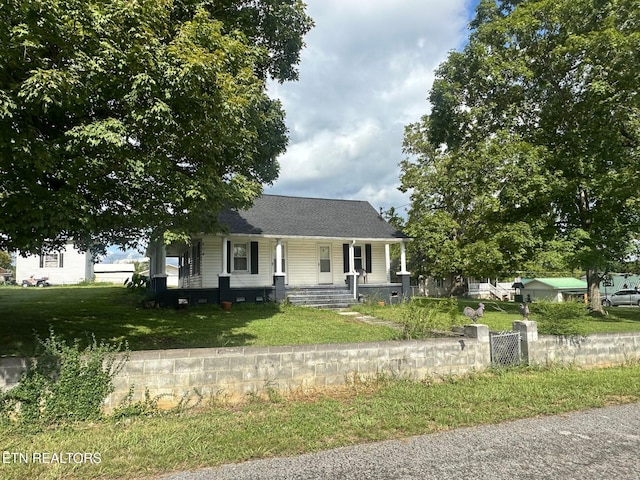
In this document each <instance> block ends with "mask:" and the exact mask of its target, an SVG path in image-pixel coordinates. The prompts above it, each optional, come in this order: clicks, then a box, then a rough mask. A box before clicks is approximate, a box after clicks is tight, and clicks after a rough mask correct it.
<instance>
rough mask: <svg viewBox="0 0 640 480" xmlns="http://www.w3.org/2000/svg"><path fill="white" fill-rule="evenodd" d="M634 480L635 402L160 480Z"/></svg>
mask: <svg viewBox="0 0 640 480" xmlns="http://www.w3.org/2000/svg"><path fill="white" fill-rule="evenodd" d="M337 479H340V480H351V479H353V480H360V479H366V480H390V479H394V480H395V479H401V480H405V479H406V480H409V479H411V480H414V479H437V480H449V479H451V480H453V479H455V480H460V479H465V480H466V479H482V480H503V479H504V480H507V479H510V480H511V479H531V480H534V479H535V480H541V479H553V480H569V479H571V480H576V479H580V480H639V479H640V404H632V405H625V406H619V407H608V408H602V409H597V410H589V411H585V412H579V413H572V414H565V415H559V416H553V417H543V418H535V419H527V420H518V421H514V422H508V423H503V424H501V425H492V426H482V427H474V428H464V429H459V430H454V431H450V432H444V433H439V434H433V435H424V436H419V437H412V438H409V439H406V440H398V441H396V440H394V441H386V442H379V443H374V444H367V445H358V446H353V447H346V448H338V449H334V450H328V451H325V452H321V453H317V454H310V455H302V456H298V457H287V458H275V459H270V460H259V461H251V462H246V463H242V464H237V465H224V466H222V467H219V468H211V469H204V470H199V471H196V472H183V473H180V474H173V475H169V476H164V477H162V480H337Z"/></svg>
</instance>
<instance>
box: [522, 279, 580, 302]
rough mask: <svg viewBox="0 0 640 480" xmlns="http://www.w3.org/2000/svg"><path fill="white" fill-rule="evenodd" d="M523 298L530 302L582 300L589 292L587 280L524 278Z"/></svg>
mask: <svg viewBox="0 0 640 480" xmlns="http://www.w3.org/2000/svg"><path fill="white" fill-rule="evenodd" d="M522 284H523V286H524V288H523V289H522V295H523V298H524V299H525V300H527V301H530V302H535V301H547V302H566V301H571V300H582V299H583V297H584V295H585V294H586V293H587V282H585V281H584V280H580V279H578V278H573V277H550V278H529V279H523V280H522Z"/></svg>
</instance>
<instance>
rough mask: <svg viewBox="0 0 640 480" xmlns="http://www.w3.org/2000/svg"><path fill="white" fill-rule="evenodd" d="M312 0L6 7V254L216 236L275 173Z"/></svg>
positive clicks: (2, 209) (0, 122) (2, 119)
mask: <svg viewBox="0 0 640 480" xmlns="http://www.w3.org/2000/svg"><path fill="white" fill-rule="evenodd" d="M311 26H312V21H311V19H310V18H309V17H308V16H307V15H306V14H305V5H304V4H303V3H302V2H300V1H299V0H261V1H255V0H174V1H170V0H137V1H129V0H110V1H102V0H5V1H3V2H1V3H0V27H1V28H0V179H1V181H0V214H1V215H2V219H3V221H2V225H1V226H0V248H3V249H9V250H13V249H20V250H21V251H22V252H38V251H41V250H42V249H45V250H46V249H48V248H54V247H56V246H59V245H61V244H63V243H64V242H65V240H66V239H67V238H73V239H75V240H76V242H78V243H80V244H85V245H89V244H95V243H96V242H99V243H103V244H108V243H115V244H120V245H129V244H130V243H131V242H132V241H133V242H135V240H136V239H139V238H141V237H145V236H149V235H150V234H152V233H153V232H172V233H174V234H185V233H187V232H193V231H198V232H208V231H214V230H215V229H216V228H217V225H216V224H215V219H216V212H218V211H219V210H220V209H221V208H222V207H223V206H244V205H247V204H249V203H250V202H251V201H252V199H253V198H255V196H256V195H258V194H259V193H260V192H261V191H262V186H263V184H269V183H271V182H273V181H274V180H275V179H276V178H277V175H278V163H277V160H276V157H277V156H278V155H279V154H280V153H282V152H283V151H284V150H285V147H286V144H287V131H286V127H285V122H284V111H283V109H282V106H281V104H280V103H279V102H278V101H276V100H273V99H271V98H270V97H269V96H268V95H267V84H266V82H267V81H268V80H269V79H274V80H277V81H280V82H284V81H290V80H295V79H296V78H297V64H298V62H299V53H300V50H301V49H302V47H303V45H304V44H303V36H304V35H305V34H306V33H307V31H308V30H309V29H310V28H311Z"/></svg>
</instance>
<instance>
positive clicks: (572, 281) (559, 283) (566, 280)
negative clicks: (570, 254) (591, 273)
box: [522, 277, 587, 290]
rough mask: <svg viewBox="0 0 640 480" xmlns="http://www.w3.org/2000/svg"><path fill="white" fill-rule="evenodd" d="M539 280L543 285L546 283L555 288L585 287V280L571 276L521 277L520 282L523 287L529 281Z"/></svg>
mask: <svg viewBox="0 0 640 480" xmlns="http://www.w3.org/2000/svg"><path fill="white" fill-rule="evenodd" d="M534 281H535V282H539V283H543V284H544V285H548V286H550V287H551V288H556V289H558V290H562V289H566V288H577V289H585V290H586V288H587V282H585V281H584V280H580V279H578V278H573V277H557V278H554V277H551V278H527V279H523V280H522V283H523V285H524V287H525V288H527V285H528V284H529V283H531V282H534Z"/></svg>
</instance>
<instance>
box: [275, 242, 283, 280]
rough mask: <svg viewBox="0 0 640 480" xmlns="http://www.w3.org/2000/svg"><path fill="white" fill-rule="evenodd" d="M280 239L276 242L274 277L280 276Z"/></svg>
mask: <svg viewBox="0 0 640 480" xmlns="http://www.w3.org/2000/svg"><path fill="white" fill-rule="evenodd" d="M282 274H283V272H282V239H280V238H278V239H277V240H276V275H282Z"/></svg>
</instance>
